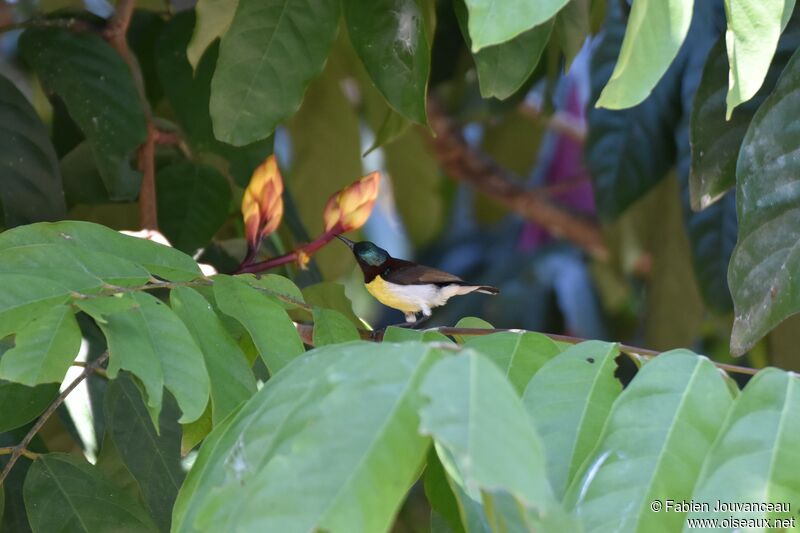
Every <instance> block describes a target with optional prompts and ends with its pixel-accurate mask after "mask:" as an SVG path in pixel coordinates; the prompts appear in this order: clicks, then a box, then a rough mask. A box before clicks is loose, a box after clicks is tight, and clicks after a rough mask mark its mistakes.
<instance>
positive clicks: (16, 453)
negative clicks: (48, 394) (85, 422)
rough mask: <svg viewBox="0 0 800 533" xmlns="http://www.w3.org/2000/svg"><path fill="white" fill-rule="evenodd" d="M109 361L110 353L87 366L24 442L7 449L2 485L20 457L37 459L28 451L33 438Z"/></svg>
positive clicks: (42, 416) (57, 397) (38, 421)
mask: <svg viewBox="0 0 800 533" xmlns="http://www.w3.org/2000/svg"><path fill="white" fill-rule="evenodd" d="M107 360H108V352H104V353H103V354H102V355H101V356H100V357H98V358H97V359H95V360H94V361H92V362H91V363H89V364H88V365H86V367H85V368H84V369H83V372H81V373H80V375H79V376H78V377H77V378H75V379H74V380H73V381H72V383H70V384H69V385H68V386H67V388H66V389H64V391H63V392H62V393H61V394H59V395H58V396H56V399H55V400H53V401H52V402H51V403H50V405H49V406H48V407H47V409H46V410H45V412H44V413H42V414H41V416H40V417H39V419H38V420H37V421H36V423H35V424H34V425H33V427H32V428H31V429H30V430H29V431H28V433H27V434H25V437H24V438H23V439H22V442H20V443H19V444H17V445H16V446H12V447H11V448H7V450H8V449H10V450H11V451H10V453H11V457H10V458H9V459H8V463H6V466H5V468H3V472H2V473H0V485H2V484H3V481H4V480H5V479H6V477H8V473H9V472H11V469H12V468H13V467H14V464H15V463H16V462H17V460H18V459H19V458H20V457H22V456H23V455H24V456H26V457H30V458H35V457H37V454H35V453H34V452H32V451H30V450H28V445H29V444H30V443H31V441H32V440H33V437H35V436H36V434H37V433H38V432H39V430H40V429H42V426H44V423H45V422H47V420H48V419H49V418H50V416H51V415H52V414H53V413H55V412H56V409H58V406H59V405H61V404H62V403H64V400H66V399H67V396H69V394H70V393H71V392H72V391H73V390H75V387H77V386H78V385H79V384H80V383H81V382H82V381H83V380H84V379H86V378H87V377H88V376H89V375H90V374H92V373H93V372H94V371H95V369H98V368H100V366H101V365H102V364H103V363H105V362H106V361H107ZM6 453H8V452H6Z"/></svg>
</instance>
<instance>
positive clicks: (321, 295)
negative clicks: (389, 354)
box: [303, 281, 363, 328]
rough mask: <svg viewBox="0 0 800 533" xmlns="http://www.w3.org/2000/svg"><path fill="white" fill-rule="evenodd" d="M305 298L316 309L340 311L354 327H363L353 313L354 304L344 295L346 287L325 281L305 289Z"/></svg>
mask: <svg viewBox="0 0 800 533" xmlns="http://www.w3.org/2000/svg"><path fill="white" fill-rule="evenodd" d="M303 297H304V298H305V301H306V303H308V304H309V305H313V306H314V307H324V308H325V309H333V310H334V311H339V313H341V314H342V315H344V316H345V317H347V318H348V319H349V320H350V322H352V323H353V325H354V326H356V327H357V328H358V327H361V326H362V325H363V324H362V323H361V320H360V319H359V318H358V317H357V316H356V314H355V313H354V312H353V304H352V303H351V302H350V299H349V298H348V297H347V295H346V294H345V293H344V285H342V284H340V283H334V282H332V281H323V282H320V283H315V284H314V285H309V286H308V287H304V288H303Z"/></svg>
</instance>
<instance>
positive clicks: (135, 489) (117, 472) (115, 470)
mask: <svg viewBox="0 0 800 533" xmlns="http://www.w3.org/2000/svg"><path fill="white" fill-rule="evenodd" d="M137 394H138V393H137ZM127 415H128V413H126V416H127ZM148 424H149V422H148ZM95 466H96V467H97V469H98V470H99V471H100V472H101V473H102V474H103V476H104V477H105V478H106V479H107V480H108V481H110V482H111V483H113V484H114V485H116V486H117V487H119V488H120V489H122V491H123V492H124V493H125V494H126V495H127V496H128V497H129V498H131V499H135V500H137V501H139V502H140V503H141V504H142V506H145V507H146V505H147V504H146V503H145V501H144V496H143V495H142V490H141V488H140V487H139V483H138V482H137V481H136V478H135V477H133V474H131V471H130V470H128V467H127V466H125V460H124V459H123V458H122V456H121V455H120V453H119V450H118V449H117V446H116V445H115V444H114V440H113V439H112V438H111V435H110V434H108V433H104V434H103V441H102V444H101V445H100V453H99V454H98V455H97V462H96V463H95Z"/></svg>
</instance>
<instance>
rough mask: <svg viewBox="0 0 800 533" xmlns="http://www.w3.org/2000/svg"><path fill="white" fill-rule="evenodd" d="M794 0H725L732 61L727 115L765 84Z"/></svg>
mask: <svg viewBox="0 0 800 533" xmlns="http://www.w3.org/2000/svg"><path fill="white" fill-rule="evenodd" d="M794 4H795V0H762V1H760V2H753V1H751V0H725V13H726V15H727V18H728V31H727V32H726V34H725V35H726V37H725V40H726V44H727V50H728V60H729V63H730V76H729V80H730V81H729V82H728V95H727V97H726V103H727V110H726V113H725V118H726V119H728V118H730V116H731V113H732V112H733V108H735V107H736V106H738V105H739V104H741V103H742V102H746V101H748V100H749V99H750V98H752V97H753V96H754V95H755V94H756V92H758V89H759V88H760V87H761V84H762V83H763V81H764V77H765V76H766V75H767V71H768V69H769V65H770V63H771V62H772V56H773V55H774V54H775V49H776V48H777V46H778V38H779V37H780V35H781V32H782V31H783V28H785V27H786V23H787V22H788V21H789V18H790V17H791V15H792V11H793V10H794Z"/></svg>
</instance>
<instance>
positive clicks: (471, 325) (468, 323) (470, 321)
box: [453, 316, 494, 344]
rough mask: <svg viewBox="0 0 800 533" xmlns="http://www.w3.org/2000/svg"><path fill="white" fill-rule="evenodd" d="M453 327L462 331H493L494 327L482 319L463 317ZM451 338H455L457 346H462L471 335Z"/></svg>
mask: <svg viewBox="0 0 800 533" xmlns="http://www.w3.org/2000/svg"><path fill="white" fill-rule="evenodd" d="M454 327H456V328H464V329H494V326H493V325H491V324H489V323H488V322H487V321H485V320H484V319H482V318H477V317H474V316H465V317H464V318H462V319H460V320H459V321H458V322H456V325H455V326H454ZM453 338H455V340H456V342H458V343H459V344H464V343H465V342H466V341H467V340H468V339H470V338H472V335H453Z"/></svg>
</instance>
